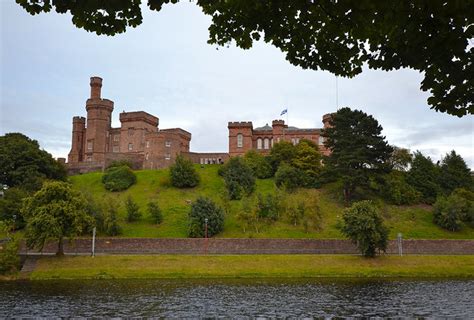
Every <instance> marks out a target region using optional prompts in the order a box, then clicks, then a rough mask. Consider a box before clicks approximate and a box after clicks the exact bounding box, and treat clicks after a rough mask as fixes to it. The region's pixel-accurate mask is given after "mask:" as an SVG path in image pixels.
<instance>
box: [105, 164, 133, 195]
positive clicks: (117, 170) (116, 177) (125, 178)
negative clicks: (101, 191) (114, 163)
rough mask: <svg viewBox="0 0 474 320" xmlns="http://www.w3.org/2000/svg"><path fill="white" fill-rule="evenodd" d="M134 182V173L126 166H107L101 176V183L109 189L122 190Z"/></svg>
mask: <svg viewBox="0 0 474 320" xmlns="http://www.w3.org/2000/svg"><path fill="white" fill-rule="evenodd" d="M136 182H137V177H136V176H135V173H134V172H133V171H132V169H130V168H129V167H127V166H120V167H111V168H108V169H107V170H106V171H105V173H104V175H103V176H102V183H103V184H104V187H105V189H107V190H109V191H123V190H126V189H128V188H130V186H131V185H133V184H134V183H136Z"/></svg>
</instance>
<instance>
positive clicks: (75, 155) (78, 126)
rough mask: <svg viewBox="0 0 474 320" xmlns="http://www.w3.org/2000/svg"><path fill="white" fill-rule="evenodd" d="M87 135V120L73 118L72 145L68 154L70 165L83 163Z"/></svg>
mask: <svg viewBox="0 0 474 320" xmlns="http://www.w3.org/2000/svg"><path fill="white" fill-rule="evenodd" d="M85 133H86V118H84V117H74V118H72V143H71V151H70V152H69V154H68V163H77V162H79V161H83V154H84V136H85Z"/></svg>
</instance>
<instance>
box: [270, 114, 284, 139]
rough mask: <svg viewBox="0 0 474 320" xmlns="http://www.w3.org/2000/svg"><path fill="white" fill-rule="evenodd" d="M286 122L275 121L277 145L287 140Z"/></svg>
mask: <svg viewBox="0 0 474 320" xmlns="http://www.w3.org/2000/svg"><path fill="white" fill-rule="evenodd" d="M285 127H286V126H285V121H284V120H273V121H272V128H273V142H274V143H277V142H280V141H283V140H285Z"/></svg>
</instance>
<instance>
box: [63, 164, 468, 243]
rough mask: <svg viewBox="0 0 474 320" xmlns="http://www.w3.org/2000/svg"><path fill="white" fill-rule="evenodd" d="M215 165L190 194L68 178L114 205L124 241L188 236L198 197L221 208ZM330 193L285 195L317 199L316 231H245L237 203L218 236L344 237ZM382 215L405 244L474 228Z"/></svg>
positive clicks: (283, 227) (159, 180)
mask: <svg viewBox="0 0 474 320" xmlns="http://www.w3.org/2000/svg"><path fill="white" fill-rule="evenodd" d="M218 168H219V166H218V165H207V166H205V167H203V168H201V167H200V166H196V169H197V170H198V172H199V175H200V177H201V183H200V184H199V186H198V187H196V188H193V189H177V188H174V187H172V186H171V185H170V181H169V172H168V170H167V169H163V170H140V171H136V175H137V183H136V184H135V185H133V186H132V187H131V188H130V189H128V190H126V191H124V192H109V191H106V190H105V189H104V187H103V184H102V182H101V177H102V173H99V172H96V173H89V174H84V175H78V176H72V177H70V180H71V182H72V183H73V185H74V187H75V188H77V189H79V190H81V191H83V192H85V193H88V194H90V195H91V196H92V197H93V198H95V199H97V200H105V201H116V202H117V203H118V204H119V205H120V207H119V216H120V220H121V225H122V227H123V234H122V235H121V236H122V237H161V238H166V237H172V238H174V237H186V230H187V214H188V212H189V210H190V202H191V201H194V200H195V199H196V198H197V197H198V196H205V197H209V198H212V199H213V200H214V201H216V202H217V203H218V204H220V205H221V206H224V204H225V201H224V200H223V198H224V196H223V189H224V182H223V179H222V178H221V177H219V176H218V174H217V170H218ZM275 191H276V187H275V184H274V182H273V179H265V180H260V179H257V189H256V192H255V194H257V193H261V194H267V193H275ZM330 194H331V193H330V192H329V190H327V189H325V188H322V189H310V190H300V191H298V192H296V193H294V194H291V195H289V196H288V199H289V200H290V201H292V200H293V201H296V200H297V199H299V200H301V199H302V200H306V199H314V198H317V199H318V200H317V201H318V205H319V208H320V211H321V215H322V223H321V225H320V226H319V228H318V229H312V230H309V231H308V232H306V231H305V229H304V227H303V225H302V224H297V225H296V226H295V225H294V224H293V223H291V222H290V221H289V219H288V218H287V217H285V216H282V217H280V219H279V220H278V221H277V222H274V223H271V224H261V225H259V228H258V232H256V230H255V228H247V230H246V232H244V231H243V226H242V225H241V223H240V222H239V221H238V219H237V218H236V216H237V213H238V211H239V210H241V208H242V203H241V201H231V202H230V204H229V208H230V210H229V213H228V214H227V215H226V218H225V225H224V231H223V232H222V233H221V234H219V235H218V237H226V238H242V237H244V238H319V239H323V238H326V239H327V238H342V235H341V233H340V232H339V230H338V228H337V226H338V223H339V222H340V217H341V215H342V210H343V209H344V207H343V205H342V204H341V203H339V202H338V201H336V200H334V198H333V197H332V196H330ZM128 196H131V197H132V198H133V199H134V200H135V201H136V202H137V203H138V204H139V206H140V208H141V211H142V213H143V216H142V218H141V219H140V220H139V221H138V222H134V223H125V207H124V205H123V203H124V201H125V199H126V198H127V197H128ZM148 201H156V202H157V203H158V204H159V206H160V208H161V209H162V211H163V217H164V219H163V223H162V224H160V225H155V224H153V222H152V219H151V218H150V217H149V216H148V214H147V213H146V204H147V202H148ZM383 215H384V218H385V220H386V222H387V225H388V226H389V228H390V238H392V239H394V238H396V236H397V234H398V233H399V232H401V233H402V234H403V237H404V238H405V239H474V228H470V227H468V226H464V227H463V229H462V230H461V231H460V232H449V231H446V230H443V229H441V228H439V227H438V226H436V225H434V224H433V222H432V214H431V212H430V208H429V207H426V206H403V207H399V206H390V205H384V207H383Z"/></svg>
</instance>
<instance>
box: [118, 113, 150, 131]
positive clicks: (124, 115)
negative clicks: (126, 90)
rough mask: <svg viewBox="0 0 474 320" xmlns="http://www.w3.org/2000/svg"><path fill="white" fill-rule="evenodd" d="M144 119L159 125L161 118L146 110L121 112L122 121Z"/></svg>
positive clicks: (143, 120)
mask: <svg viewBox="0 0 474 320" xmlns="http://www.w3.org/2000/svg"><path fill="white" fill-rule="evenodd" d="M131 121H142V122H146V123H148V124H150V125H152V126H154V127H158V123H159V119H158V118H157V117H155V116H153V115H151V114H149V113H148V112H145V111H132V112H121V113H120V122H122V123H123V122H131Z"/></svg>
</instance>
